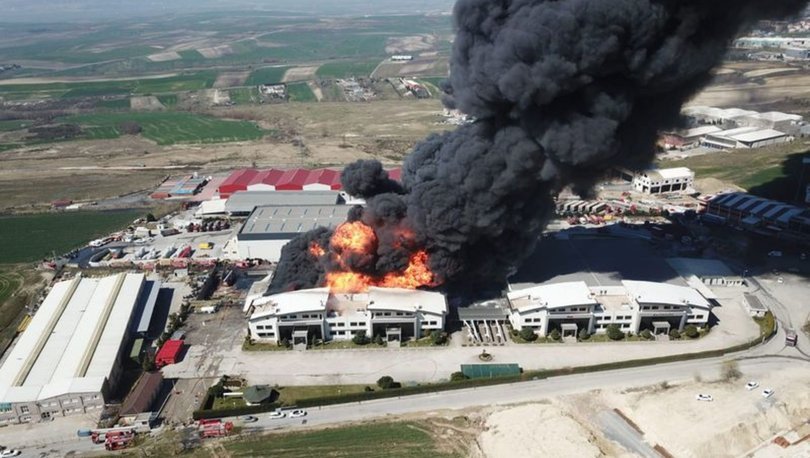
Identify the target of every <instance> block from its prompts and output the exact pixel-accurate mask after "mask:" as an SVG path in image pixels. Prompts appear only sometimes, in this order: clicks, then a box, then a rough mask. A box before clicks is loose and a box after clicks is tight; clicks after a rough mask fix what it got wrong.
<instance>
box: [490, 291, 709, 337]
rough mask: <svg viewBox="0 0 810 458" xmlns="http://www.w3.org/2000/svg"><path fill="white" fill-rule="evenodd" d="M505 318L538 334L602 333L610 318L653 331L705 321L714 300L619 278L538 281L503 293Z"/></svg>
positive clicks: (632, 329)
mask: <svg viewBox="0 0 810 458" xmlns="http://www.w3.org/2000/svg"><path fill="white" fill-rule="evenodd" d="M506 300H507V304H508V307H509V321H510V322H511V324H512V327H513V328H514V329H516V330H518V331H520V330H522V329H523V328H529V329H532V330H533V331H534V332H535V334H537V335H540V336H546V335H548V334H549V333H550V332H551V331H552V330H553V329H557V330H558V331H560V332H561V334H562V335H563V336H576V335H577V334H578V333H579V332H580V331H582V330H585V331H587V332H588V333H589V334H593V333H603V332H605V331H606V329H607V327H608V326H609V325H611V324H615V325H617V326H618V327H619V329H621V330H622V331H623V332H633V333H638V332H640V331H642V330H644V329H649V330H650V331H651V332H654V333H664V334H665V333H669V331H670V330H671V329H678V330H683V328H684V327H685V326H688V325H695V326H697V327H698V328H702V327H705V326H706V325H707V324H708V322H709V315H710V313H711V308H712V303H711V302H710V301H709V300H708V299H706V298H705V297H704V296H703V295H701V293H700V292H699V291H697V290H695V289H693V288H690V287H685V286H677V285H672V284H668V283H657V282H648V281H631V280H623V281H622V282H621V286H597V287H589V286H588V285H587V284H586V283H585V282H584V281H576V282H563V283H552V284H542V285H539V286H533V287H531V288H526V289H520V290H516V291H509V292H508V293H507V294H506Z"/></svg>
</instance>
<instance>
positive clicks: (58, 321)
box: [0, 273, 156, 424]
mask: <svg viewBox="0 0 810 458" xmlns="http://www.w3.org/2000/svg"><path fill="white" fill-rule="evenodd" d="M145 284H146V281H145V277H144V275H143V274H123V273H122V274H118V275H115V276H110V277H105V278H83V277H82V276H81V275H77V276H76V277H74V278H73V279H71V280H66V281H61V282H58V283H56V284H55V285H54V286H53V288H52V290H51V292H50V293H49V294H48V296H47V297H46V298H45V300H44V301H43V303H42V305H41V306H40V307H39V310H38V311H37V313H36V314H35V315H34V317H33V318H32V319H31V322H30V324H29V325H28V327H27V328H26V330H25V331H24V332H23V333H22V335H21V336H20V337H19V339H18V340H17V343H16V344H15V345H14V347H13V348H12V349H11V350H10V351H9V353H8V356H7V357H6V359H5V361H4V362H3V364H2V366H0V424H8V423H25V422H31V421H39V420H47V419H50V418H52V417H56V416H64V415H71V414H81V413H88V412H96V413H100V412H101V410H100V409H101V408H102V407H104V404H105V402H106V401H108V400H109V399H108V396H109V394H110V392H111V391H112V389H113V387H114V386H115V384H116V383H117V381H118V378H119V376H120V372H121V361H122V354H123V353H125V352H126V351H127V346H128V344H129V337H130V332H129V331H130V328H131V327H132V326H133V323H134V322H135V321H138V319H139V318H138V317H135V315H137V313H135V310H136V304H138V303H139V299H140V296H141V294H142V292H143V290H144V285H145ZM155 296H156V295H154V296H153V295H151V294H150V295H147V298H146V300H147V302H148V301H149V300H154V299H155ZM144 305H145V309H148V310H152V309H153V308H154V305H150V304H144Z"/></svg>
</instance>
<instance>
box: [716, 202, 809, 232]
mask: <svg viewBox="0 0 810 458" xmlns="http://www.w3.org/2000/svg"><path fill="white" fill-rule="evenodd" d="M701 206H702V209H703V212H704V215H703V218H704V220H706V221H710V222H715V223H721V224H730V225H732V226H736V227H739V228H741V229H744V230H747V231H750V232H754V233H757V234H761V235H767V236H771V237H775V238H777V239H782V240H787V241H791V242H803V243H806V242H807V240H808V237H809V236H810V210H808V209H807V208H802V207H797V206H795V205H790V204H786V203H784V202H779V201H776V200H770V199H764V198H762V197H757V196H754V195H751V194H747V193H743V192H732V193H721V194H716V195H711V196H706V197H703V198H702V199H701Z"/></svg>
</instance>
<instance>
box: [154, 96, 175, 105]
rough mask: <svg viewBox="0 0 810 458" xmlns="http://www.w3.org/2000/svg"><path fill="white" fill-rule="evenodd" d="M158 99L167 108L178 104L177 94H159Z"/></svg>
mask: <svg viewBox="0 0 810 458" xmlns="http://www.w3.org/2000/svg"><path fill="white" fill-rule="evenodd" d="M157 99H158V101H159V102H160V103H161V104H162V105H163V106H164V107H167V108H169V107H173V106H175V105H177V94H165V95H159V96H157Z"/></svg>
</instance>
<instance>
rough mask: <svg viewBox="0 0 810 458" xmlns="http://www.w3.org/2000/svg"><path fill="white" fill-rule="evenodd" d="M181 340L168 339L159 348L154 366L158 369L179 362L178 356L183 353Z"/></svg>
mask: <svg viewBox="0 0 810 458" xmlns="http://www.w3.org/2000/svg"><path fill="white" fill-rule="evenodd" d="M183 344H184V342H183V341H182V340H175V339H170V340H167V341H166V343H164V344H163V346H162V347H160V350H158V352H157V355H155V366H157V368H158V369H160V368H161V367H163V366H168V365H169V364H175V363H177V362H178V361H180V354H181V353H182V352H183Z"/></svg>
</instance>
